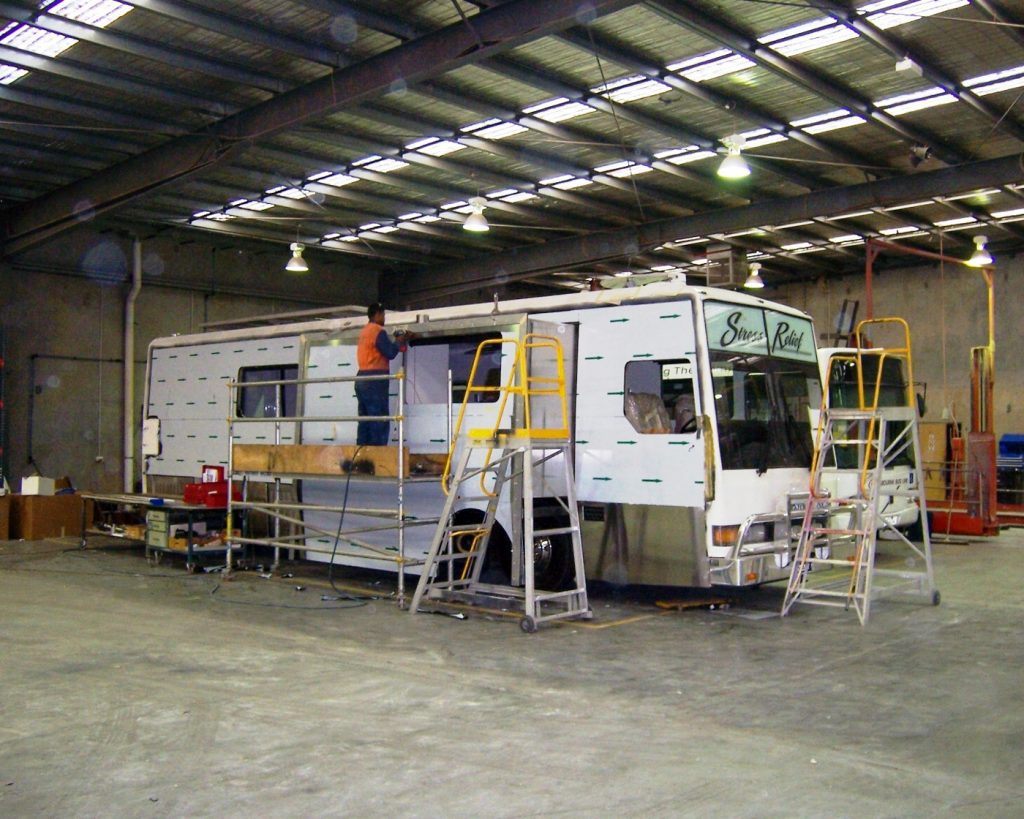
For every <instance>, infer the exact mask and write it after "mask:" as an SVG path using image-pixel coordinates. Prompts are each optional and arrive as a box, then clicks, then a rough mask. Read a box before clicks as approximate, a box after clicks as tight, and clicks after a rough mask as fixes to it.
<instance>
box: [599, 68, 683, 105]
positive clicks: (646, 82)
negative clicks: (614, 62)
mask: <svg viewBox="0 0 1024 819" xmlns="http://www.w3.org/2000/svg"><path fill="white" fill-rule="evenodd" d="M590 90H591V91H593V92H594V93H595V94H601V95H603V96H605V97H607V98H608V99H610V100H612V101H613V102H619V103H626V102H634V101H635V100H642V99H644V98H645V97H654V96H657V95H658V94H664V93H665V92H666V91H671V90H672V88H671V87H670V86H668V85H665V83H663V82H661V81H660V80H654V79H651V78H649V77H645V76H643V75H639V74H638V75H634V76H631V77H622V78H620V79H618V80H612V81H611V82H609V83H604V84H602V85H599V86H597V87H595V88H592V89H590Z"/></svg>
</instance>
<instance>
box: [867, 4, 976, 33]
mask: <svg viewBox="0 0 1024 819" xmlns="http://www.w3.org/2000/svg"><path fill="white" fill-rule="evenodd" d="M966 5H968V0H915V2H910V3H907V2H905V0H881V1H880V2H877V3H870V4H868V5H866V6H862V7H861V8H859V9H858V11H859V12H860V13H861V14H867V15H868V17H867V19H868V22H870V23H873V24H874V25H876V26H878V27H879V28H882V29H886V28H895V27H896V26H902V25H903V24H904V23H912V22H914V21H915V20H918V19H920V18H921V17H931V16H932V15H935V14H940V13H942V12H944V11H951V10H952V9H958V8H961V7H962V6H966ZM876 9H878V10H880V11H879V13H878V14H869V12H872V11H875V10H876ZM882 9H884V11H881V10H882Z"/></svg>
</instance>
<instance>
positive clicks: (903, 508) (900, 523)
mask: <svg viewBox="0 0 1024 819" xmlns="http://www.w3.org/2000/svg"><path fill="white" fill-rule="evenodd" d="M863 361H864V367H865V370H866V372H865V373H864V377H863V384H864V390H865V393H866V396H865V400H866V401H867V402H869V403H870V401H871V400H872V396H873V394H874V390H875V379H876V377H877V375H878V366H879V359H878V357H877V356H874V355H867V356H863ZM818 363H819V366H820V369H821V380H822V383H823V384H825V383H827V384H828V385H829V388H828V395H827V396H826V403H827V405H828V406H829V407H835V408H845V409H853V408H856V407H858V406H859V403H860V396H859V394H858V385H857V349H856V348H855V347H823V348H821V349H819V350H818ZM907 388H908V384H907V374H906V368H905V366H904V361H903V360H902V359H900V358H898V357H887V358H885V359H884V362H883V365H882V378H881V381H880V382H879V390H878V404H879V406H880V407H902V406H905V405H906V401H907V398H906V396H907V392H908V389H907ZM815 417H816V414H815ZM903 426H905V425H904V424H900V427H901V428H902V427H903ZM899 431H900V430H899V429H895V428H894V429H890V430H889V431H888V434H887V438H888V440H890V441H891V440H893V438H894V436H895V435H897V434H898V432H899ZM851 463H856V456H855V455H853V453H851ZM858 480H859V476H858V475H857V474H855V473H852V472H832V473H829V474H826V475H823V476H822V487H823V488H824V489H827V490H828V491H829V492H830V494H831V496H832V497H836V498H846V497H851V496H853V495H855V494H857V481H858ZM916 481H917V471H916V470H915V469H914V464H913V462H912V460H911V458H910V455H909V453H904V454H903V455H902V456H901V457H900V458H897V459H896V460H895V462H894V463H893V464H892V465H890V466H888V467H886V469H885V472H884V474H883V475H882V485H881V503H880V505H879V520H878V527H879V528H880V529H884V527H885V525H886V524H888V525H889V526H894V527H896V528H898V529H905V528H908V527H910V526H913V525H914V524H915V523H917V520H918V517H919V511H918V508H917V503H916V502H915V500H914V498H913V496H912V495H913V493H912V492H911V491H910V490H913V489H916V488H917V486H916Z"/></svg>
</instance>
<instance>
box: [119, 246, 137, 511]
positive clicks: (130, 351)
mask: <svg viewBox="0 0 1024 819" xmlns="http://www.w3.org/2000/svg"><path fill="white" fill-rule="evenodd" d="M141 290H142V240H141V239H140V238H139V237H137V236H136V237H133V239H132V286H131V289H130V290H129V291H128V297H127V298H126V299H125V302H124V390H123V392H124V444H123V452H124V469H123V481H122V488H123V490H124V491H125V492H132V491H134V489H135V300H136V299H137V298H138V297H139V292H140V291H141Z"/></svg>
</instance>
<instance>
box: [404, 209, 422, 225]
mask: <svg viewBox="0 0 1024 819" xmlns="http://www.w3.org/2000/svg"><path fill="white" fill-rule="evenodd" d="M422 215H423V214H422V213H420V212H419V211H418V210H414V211H413V212H412V213H403V214H401V215H400V216H399V217H398V219H399V221H401V222H411V221H412V220H413V219H416V218H418V217H420V216H422Z"/></svg>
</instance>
